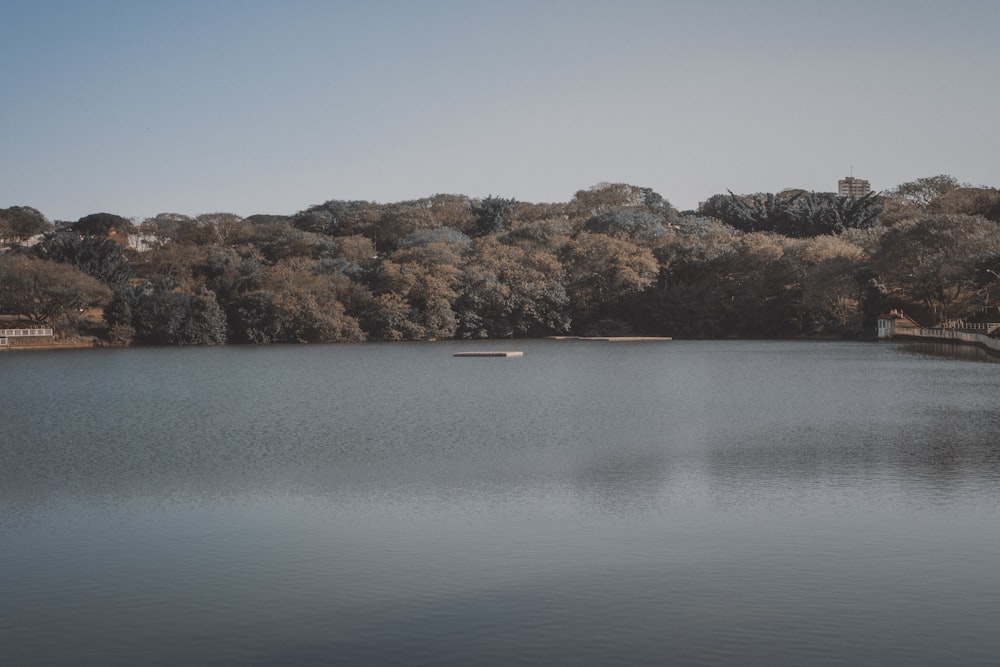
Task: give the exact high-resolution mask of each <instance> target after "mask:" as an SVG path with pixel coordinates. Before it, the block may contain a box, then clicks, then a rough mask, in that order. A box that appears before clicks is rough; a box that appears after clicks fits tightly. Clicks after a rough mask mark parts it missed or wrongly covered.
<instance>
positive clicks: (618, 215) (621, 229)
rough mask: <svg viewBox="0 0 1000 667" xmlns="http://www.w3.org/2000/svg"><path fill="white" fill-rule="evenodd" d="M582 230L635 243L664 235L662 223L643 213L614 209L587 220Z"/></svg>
mask: <svg viewBox="0 0 1000 667" xmlns="http://www.w3.org/2000/svg"><path fill="white" fill-rule="evenodd" d="M583 228H584V230H585V231H588V232H591V233H595V234H607V235H608V236H618V237H623V238H627V239H631V240H633V241H636V242H642V241H652V240H654V239H658V238H660V237H661V236H663V234H664V233H666V229H664V227H663V223H662V222H661V221H660V220H659V219H658V218H656V217H655V216H653V215H652V214H650V213H646V212H645V211H641V210H636V209H628V208H615V209H611V210H610V211H607V212H605V213H600V214H598V215H595V216H594V217H592V218H590V219H589V220H587V222H586V223H584V225H583Z"/></svg>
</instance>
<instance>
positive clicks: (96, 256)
mask: <svg viewBox="0 0 1000 667" xmlns="http://www.w3.org/2000/svg"><path fill="white" fill-rule="evenodd" d="M998 203H1000V195H998V194H997V190H996V189H994V188H987V187H981V188H972V187H967V186H962V185H961V184H959V183H958V181H957V180H956V179H953V178H952V177H948V176H937V177H930V178H928V179H918V180H917V181H914V182H911V183H904V184H902V185H900V186H899V187H897V188H894V189H890V190H888V191H887V193H886V194H884V195H883V194H874V193H873V194H870V195H866V196H864V197H854V198H851V197H839V196H837V195H835V194H833V193H816V192H807V191H803V190H790V191H785V192H781V193H777V194H768V193H761V194H752V195H737V194H734V193H731V192H730V193H727V194H719V195H715V196H713V197H710V198H709V199H708V200H707V201H706V202H705V204H704V205H703V206H702V207H701V210H700V212H699V214H697V215H696V214H692V213H686V214H680V213H678V212H677V211H676V210H675V209H674V208H673V207H672V206H671V205H670V203H669V202H668V201H667V200H666V199H664V198H663V197H662V196H660V195H659V194H658V193H656V192H655V191H654V190H652V189H651V188H646V187H639V186H633V185H629V184H624V183H601V184H598V185H596V186H594V187H592V188H587V189H584V190H580V191H578V192H577V193H576V194H575V195H574V196H573V197H572V199H570V201H568V202H563V203H543V204H534V203H528V202H519V201H516V200H514V199H512V198H502V197H494V196H490V197H486V198H484V199H470V198H468V197H465V196H462V195H442V194H437V195H433V196H430V197H426V198H422V199H415V200H409V201H402V202H394V203H386V204H379V203H374V202H367V201H349V200H329V201H327V202H325V203H324V204H320V205H317V206H312V207H310V208H307V209H305V210H303V211H301V212H299V213H296V214H294V215H290V216H279V215H252V216H249V217H246V218H244V217H240V216H237V215H234V214H231V213H209V214H203V215H199V216H195V217H191V216H186V215H181V214H170V213H164V214H160V215H157V216H155V217H153V218H149V219H147V220H146V221H144V223H143V224H142V225H141V226H140V227H139V228H138V229H136V230H135V231H134V232H133V233H131V234H129V235H128V237H122V236H121V235H113V236H112V237H111V238H109V235H108V234H106V232H108V231H110V226H109V225H110V223H112V222H115V223H117V224H122V223H121V221H120V220H117V217H116V216H111V215H110V214H95V215H94V216H85V217H84V218H81V221H80V222H78V223H77V225H76V227H77V229H76V231H72V230H66V229H63V230H62V231H59V232H55V231H50V232H47V233H45V234H44V236H43V237H42V239H41V241H40V242H38V243H37V244H36V245H35V246H33V247H30V248H24V247H19V248H15V249H14V250H13V251H11V252H9V253H7V254H6V255H5V257H4V259H5V262H6V265H5V266H6V268H5V273H4V274H3V276H6V277H5V278H4V280H6V283H5V284H0V292H2V293H3V294H6V295H7V296H6V302H5V303H3V304H2V307H3V308H5V309H7V310H9V311H18V312H20V314H21V315H22V316H24V317H28V318H32V319H41V320H52V319H61V320H62V321H63V322H69V321H70V320H71V319H72V312H74V308H76V309H77V311H78V309H79V307H84V306H82V305H80V304H106V307H105V309H104V316H105V321H106V323H107V334H106V338H107V339H108V340H109V341H112V342H116V343H120V344H126V343H130V342H135V343H140V344H211V343H221V342H238V343H292V342H339V341H360V340H423V339H445V338H484V337H488V338H503V337H519V336H532V337H535V336H546V335H556V334H567V333H574V334H580V335H592V334H601V335H612V334H646V335H665V336H677V337H692V338H715V337H731V336H741V337H761V336H767V337H774V336H804V335H806V336H807V335H836V336H865V335H871V333H872V331H873V330H874V326H873V325H874V318H875V316H876V315H877V314H878V313H879V312H882V311H883V310H884V309H885V308H890V307H901V308H904V309H905V310H906V312H907V313H909V314H911V315H913V316H915V317H917V319H918V320H919V321H923V322H926V323H928V324H931V323H933V322H935V321H938V320H941V319H945V318H956V317H964V316H978V317H985V316H986V315H983V314H982V313H983V312H985V311H984V309H990V308H992V309H994V310H995V309H996V308H997V307H998V306H1000V261H998V260H997V257H1000V224H998V223H997V222H995V220H996V219H997V217H998V216H997V205H998ZM14 209H17V210H16V211H15V213H16V214H17V215H22V216H23V219H24V220H27V221H28V222H30V223H31V224H26V226H25V227H24V228H23V229H24V231H23V232H21V234H22V236H19V237H17V238H22V237H23V233H26V232H27V230H28V229H29V228H30V229H37V228H38V227H39V225H40V224H41V222H40V221H43V220H44V218H43V217H42V216H41V214H40V213H38V212H37V211H34V209H27V208H26V207H14V208H12V209H4V210H2V211H0V215H6V216H7V218H4V220H9V218H10V212H11V211H12V210H14ZM15 217H16V216H15ZM84 222H85V223H86V224H81V223H84ZM126 222H127V221H126ZM4 224H8V227H9V223H4ZM116 229H117V227H116ZM12 238H13V237H12ZM139 238H142V239H144V241H143V243H142V244H141V245H139V246H137V245H136V243H135V239H139ZM15 258H19V259H15ZM43 260H45V261H43ZM11 267H13V268H11ZM85 274H86V275H85ZM41 275H44V276H47V278H46V280H47V282H45V281H41V279H40V278H39V279H38V281H36V282H35V283H32V282H30V280H29V279H31V276H41ZM25 281H28V282H25ZM39 281H40V282H39ZM88 281H90V282H88ZM33 285H34V286H33ZM41 285H49V287H48V288H46V289H42V287H40V286H41ZM71 288H72V289H71ZM74 290H75V291H74ZM67 293H73V295H74V296H73V297H72V298H70V297H68V296H66V294H67ZM23 294H30V295H32V296H31V297H30V299H27V300H25V298H24V297H23ZM18 295H21V296H18ZM997 315H998V316H1000V313H997Z"/></svg>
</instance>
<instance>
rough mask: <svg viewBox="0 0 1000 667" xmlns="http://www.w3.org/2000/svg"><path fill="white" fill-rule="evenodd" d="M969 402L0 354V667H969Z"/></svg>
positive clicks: (779, 377)
mask: <svg viewBox="0 0 1000 667" xmlns="http://www.w3.org/2000/svg"><path fill="white" fill-rule="evenodd" d="M476 349H517V350H523V351H524V357H522V358H517V359H502V358H454V357H453V356H452V354H453V353H454V352H456V351H470V350H476ZM998 398H1000V367H998V366H997V365H995V364H987V363H981V362H976V361H963V360H957V359H951V358H946V357H940V356H933V355H929V354H920V353H917V352H915V351H913V350H910V349H907V348H906V347H904V346H900V345H895V344H865V343H806V342H685V341H673V342H659V343H652V342H649V343H604V342H593V341H566V342H555V341H517V342H503V343H498V342H489V343H486V342H475V343H472V342H470V343H457V342H456V343H398V344H363V345H329V346H271V347H217V348H186V349H181V348H162V349H159V348H154V349H150V348H147V349H117V350H84V351H51V352H30V353H18V352H11V353H5V354H0V402H2V408H0V409H2V411H3V412H2V414H3V430H2V433H0V663H2V664H10V665H14V664H16V665H77V664H100V665H113V664H120V665H135V664H143V665H157V664H162V665H177V664H214V665H229V664H232V665H325V664H346V665H358V664H360V665H552V664H566V665H643V664H647V665H664V664H670V665H707V664H710V665H885V664H903V665H946V664H947V665H963V666H967V665H995V664H997V660H998V659H1000V632H998V631H997V627H998V623H1000V442H998V440H1000V438H998V436H997V434H998V431H1000V429H998V427H1000V412H998V411H997V403H998Z"/></svg>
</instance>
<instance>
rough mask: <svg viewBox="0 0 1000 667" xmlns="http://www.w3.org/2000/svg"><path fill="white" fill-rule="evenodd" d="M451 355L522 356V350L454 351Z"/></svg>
mask: <svg viewBox="0 0 1000 667" xmlns="http://www.w3.org/2000/svg"><path fill="white" fill-rule="evenodd" d="M453 356H456V357H506V358H508V359H509V358H511V357H523V356H524V352H521V351H520V350H512V351H509V352H505V351H503V350H475V351H472V352H456V353H455V354H454V355H453Z"/></svg>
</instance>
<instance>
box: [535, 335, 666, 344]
mask: <svg viewBox="0 0 1000 667" xmlns="http://www.w3.org/2000/svg"><path fill="white" fill-rule="evenodd" d="M548 338H549V340H596V341H602V342H605V343H645V342H655V341H664V340H673V338H670V337H669V336H549V337H548Z"/></svg>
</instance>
